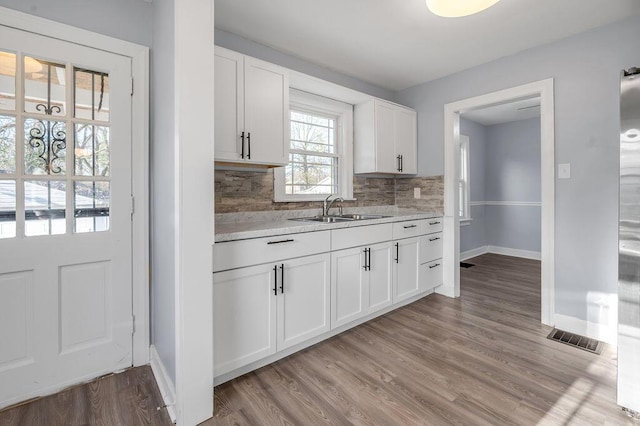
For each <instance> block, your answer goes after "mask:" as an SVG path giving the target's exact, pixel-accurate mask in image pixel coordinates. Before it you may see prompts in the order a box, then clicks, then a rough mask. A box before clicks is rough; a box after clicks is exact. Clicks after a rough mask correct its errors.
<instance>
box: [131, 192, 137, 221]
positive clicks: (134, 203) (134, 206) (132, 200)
mask: <svg viewBox="0 0 640 426" xmlns="http://www.w3.org/2000/svg"><path fill="white" fill-rule="evenodd" d="M135 212H136V197H134V196H133V195H132V196H131V216H133V214H134V213H135Z"/></svg>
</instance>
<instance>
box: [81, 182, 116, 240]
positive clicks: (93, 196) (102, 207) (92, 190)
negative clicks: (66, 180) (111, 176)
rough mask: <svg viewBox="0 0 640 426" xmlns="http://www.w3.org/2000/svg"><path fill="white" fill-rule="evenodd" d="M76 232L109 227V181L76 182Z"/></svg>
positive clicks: (103, 229)
mask: <svg viewBox="0 0 640 426" xmlns="http://www.w3.org/2000/svg"><path fill="white" fill-rule="evenodd" d="M74 185H75V210H74V217H75V222H74V232H76V233H82V232H98V231H107V230H108V229H109V199H110V190H109V189H110V188H109V182H75V183H74Z"/></svg>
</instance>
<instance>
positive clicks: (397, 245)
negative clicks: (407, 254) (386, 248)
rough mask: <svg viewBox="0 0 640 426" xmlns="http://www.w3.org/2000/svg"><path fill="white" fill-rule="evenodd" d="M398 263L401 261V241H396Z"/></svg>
mask: <svg viewBox="0 0 640 426" xmlns="http://www.w3.org/2000/svg"><path fill="white" fill-rule="evenodd" d="M396 263H400V243H396Z"/></svg>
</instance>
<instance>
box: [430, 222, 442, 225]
mask: <svg viewBox="0 0 640 426" xmlns="http://www.w3.org/2000/svg"><path fill="white" fill-rule="evenodd" d="M439 223H440V222H429V225H438V224H439Z"/></svg>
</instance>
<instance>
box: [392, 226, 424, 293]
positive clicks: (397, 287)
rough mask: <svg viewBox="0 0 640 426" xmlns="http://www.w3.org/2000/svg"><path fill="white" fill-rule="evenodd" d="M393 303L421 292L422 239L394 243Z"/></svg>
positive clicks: (407, 239) (414, 238)
mask: <svg viewBox="0 0 640 426" xmlns="http://www.w3.org/2000/svg"><path fill="white" fill-rule="evenodd" d="M393 244H394V256H395V257H394V259H393V277H394V280H393V303H396V302H400V301H402V300H405V299H408V298H410V297H412V296H415V295H416V294H418V292H420V279H419V277H420V274H419V269H420V249H419V246H420V237H413V238H405V239H402V240H397V241H394V243H393Z"/></svg>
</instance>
